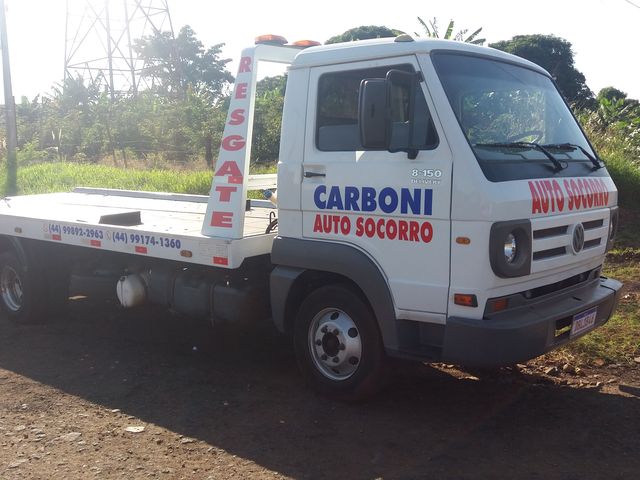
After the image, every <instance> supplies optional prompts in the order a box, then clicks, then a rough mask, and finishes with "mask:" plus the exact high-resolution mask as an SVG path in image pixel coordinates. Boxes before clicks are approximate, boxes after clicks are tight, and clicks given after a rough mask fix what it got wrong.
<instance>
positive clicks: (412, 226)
mask: <svg viewBox="0 0 640 480" xmlns="http://www.w3.org/2000/svg"><path fill="white" fill-rule="evenodd" d="M419 230H420V225H418V222H414V221H413V220H412V221H410V222H409V241H411V242H419V241H420V239H419V238H418V231H419Z"/></svg>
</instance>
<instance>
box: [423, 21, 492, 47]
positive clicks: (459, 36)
mask: <svg viewBox="0 0 640 480" xmlns="http://www.w3.org/2000/svg"><path fill="white" fill-rule="evenodd" d="M418 22H419V23H420V25H422V28H424V31H425V33H426V35H427V37H431V38H442V39H444V40H456V41H458V42H466V43H472V44H473V45H484V42H486V39H485V38H476V37H477V36H478V35H479V34H480V32H481V31H482V27H480V28H478V29H477V30H476V31H475V32H473V33H472V34H471V35H468V36H466V38H465V35H467V32H468V31H469V30H468V29H466V28H465V29H464V30H460V31H458V33H456V34H455V35H454V34H453V28H454V21H453V20H450V21H449V25H448V26H447V30H446V31H445V33H444V35H443V36H442V37H440V30H439V29H438V21H437V20H436V19H435V18H434V19H433V20H430V21H429V25H427V23H426V22H425V21H424V20H422V19H421V18H420V17H418ZM429 27H431V28H429ZM416 35H417V36H418V37H419V36H420V34H418V33H417V32H416Z"/></svg>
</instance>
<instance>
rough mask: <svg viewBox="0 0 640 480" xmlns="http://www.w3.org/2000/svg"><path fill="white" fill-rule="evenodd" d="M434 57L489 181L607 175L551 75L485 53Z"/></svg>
mask: <svg viewBox="0 0 640 480" xmlns="http://www.w3.org/2000/svg"><path fill="white" fill-rule="evenodd" d="M432 58H433V63H434V65H435V68H436V71H437V73H438V76H439V78H440V82H441V83H442V86H443V88H444V90H445V93H446V94H447V98H448V99H449V103H450V104H451V108H452V109H453V111H454V112H455V115H456V117H457V119H458V122H459V123H460V126H461V127H462V131H463V132H464V134H465V136H466V137H467V140H468V141H469V144H470V145H471V148H472V149H473V152H474V153H475V155H476V158H477V159H478V162H479V164H480V166H481V168H482V170H483V172H484V174H485V175H486V176H487V178H488V179H489V180H492V181H505V180H516V179H523V178H541V177H550V176H581V175H587V174H589V175H592V174H593V175H600V174H604V169H602V171H601V172H597V169H594V164H595V162H597V160H596V158H597V156H596V154H595V152H593V150H592V149H591V146H590V145H589V142H588V141H587V139H586V138H585V136H584V134H583V133H582V131H581V130H580V127H579V126H578V124H577V123H576V120H575V119H574V117H573V115H572V114H571V111H570V110H569V108H568V107H567V105H566V103H565V102H564V100H563V99H562V97H561V96H560V93H559V92H558V90H557V89H556V87H555V85H554V84H553V82H552V81H551V79H550V78H549V77H547V76H546V75H543V74H541V73H538V72H536V71H534V70H530V69H528V68H524V67H520V66H517V65H513V64H510V63H505V62H501V61H497V60H492V59H488V58H486V57H474V56H470V55H461V54H456V53H450V52H435V53H434V54H432ZM541 147H542V148H541ZM596 165H597V164H596Z"/></svg>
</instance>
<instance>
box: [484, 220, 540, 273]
mask: <svg viewBox="0 0 640 480" xmlns="http://www.w3.org/2000/svg"><path fill="white" fill-rule="evenodd" d="M489 262H490V263H491V269H492V270H493V273H495V274H496V276H498V277H500V278H513V277H522V276H524V275H529V274H530V273H531V221H530V220H528V219H525V220H510V221H507V222H496V223H494V224H493V225H491V233H490V237H489Z"/></svg>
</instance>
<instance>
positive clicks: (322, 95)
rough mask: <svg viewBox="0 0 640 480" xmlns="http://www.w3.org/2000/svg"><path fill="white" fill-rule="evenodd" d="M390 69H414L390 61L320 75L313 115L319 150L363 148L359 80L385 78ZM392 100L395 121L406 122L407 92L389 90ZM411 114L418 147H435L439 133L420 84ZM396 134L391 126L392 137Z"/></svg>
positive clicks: (332, 150)
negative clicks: (363, 67)
mask: <svg viewBox="0 0 640 480" xmlns="http://www.w3.org/2000/svg"><path fill="white" fill-rule="evenodd" d="M389 70H405V71H408V72H412V71H414V70H413V67H412V66H411V65H393V66H385V67H376V68H367V69H360V70H349V71H343V72H335V73H325V74H324V75H322V76H321V77H320V80H319V82H318V108H317V118H316V146H317V147H318V150H322V151H326V152H340V151H355V150H363V148H362V145H361V143H360V131H359V126H358V96H359V93H360V83H361V82H362V80H363V79H365V78H385V77H386V75H387V72H388V71H389ZM391 103H392V104H391V113H392V116H393V119H394V123H397V122H406V121H407V120H408V117H407V114H408V111H409V105H408V95H404V94H403V92H400V91H395V92H392V98H391ZM414 116H415V123H414V138H415V140H418V142H417V143H418V144H419V149H420V150H426V149H432V148H435V147H436V146H437V145H438V136H437V134H436V131H435V128H434V126H433V120H432V119H431V114H430V113H429V109H428V108H427V103H426V101H425V99H424V95H423V94H422V90H421V89H420V88H418V90H417V95H416V98H415V105H414ZM396 136H397V134H396V128H395V126H394V133H393V137H396Z"/></svg>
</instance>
